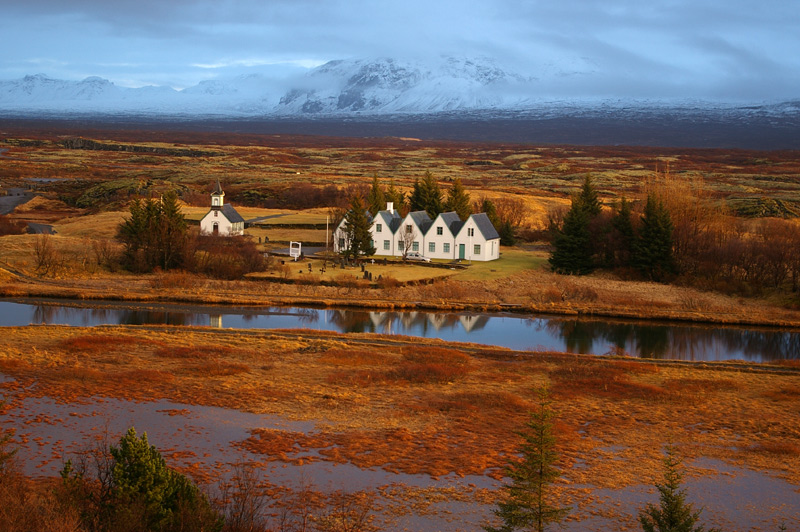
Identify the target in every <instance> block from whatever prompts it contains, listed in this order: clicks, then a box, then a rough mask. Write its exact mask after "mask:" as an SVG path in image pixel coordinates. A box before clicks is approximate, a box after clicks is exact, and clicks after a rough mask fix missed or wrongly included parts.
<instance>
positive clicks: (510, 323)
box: [0, 300, 800, 362]
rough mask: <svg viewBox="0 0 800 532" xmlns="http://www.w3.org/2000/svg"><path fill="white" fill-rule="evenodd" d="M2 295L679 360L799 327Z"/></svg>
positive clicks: (764, 354)
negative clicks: (95, 302) (758, 326)
mask: <svg viewBox="0 0 800 532" xmlns="http://www.w3.org/2000/svg"><path fill="white" fill-rule="evenodd" d="M84 304H85V303H80V305H81V306H77V305H78V303H77V302H75V306H65V303H64V302H63V301H34V300H19V301H0V325H3V326H24V325H29V324H61V325H72V326H96V325H106V324H111V325H117V324H118V325H150V324H165V325H177V326H212V327H226V328H234V329H237V328H238V329H295V328H308V329H317V330H330V331H338V332H344V333H382V334H401V335H408V336H419V337H424V338H441V339H443V340H447V341H458V342H473V343H479V344H486V345H497V346H502V347H509V348H512V349H518V350H548V351H568V352H572V353H594V354H604V353H608V352H611V351H624V352H626V353H629V354H631V355H633V356H639V357H643V358H659V359H667V358H669V359H681V360H728V359H743V360H750V361H754V362H766V361H772V360H781V359H798V358H800V333H798V332H792V331H781V330H779V329H741V328H733V327H711V326H690V325H684V324H677V325H676V324H654V323H651V322H634V321H613V320H596V319H592V320H589V319H565V318H561V317H548V316H530V315H528V316H526V315H519V314H507V313H505V314H504V313H486V314H482V313H468V312H463V313H452V312H415V311H404V312H390V311H367V310H351V309H313V308H298V307H258V308H256V307H197V306H182V305H157V306H156V305H145V304H127V303H117V304H108V303H102V304H99V303H98V304H96V306H94V307H87V306H83V305H84Z"/></svg>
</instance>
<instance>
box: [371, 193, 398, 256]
mask: <svg viewBox="0 0 800 532" xmlns="http://www.w3.org/2000/svg"><path fill="white" fill-rule="evenodd" d="M400 222H401V219H400V214H398V212H397V211H395V210H394V203H392V202H388V203H387V204H386V210H383V211H378V214H376V215H375V218H373V220H372V225H371V226H370V228H369V230H370V233H371V234H372V247H374V248H375V255H381V256H389V257H393V256H395V255H396V254H397V253H396V252H397V249H398V248H397V241H396V240H395V237H394V235H395V233H397V228H398V227H400ZM401 254H402V252H401Z"/></svg>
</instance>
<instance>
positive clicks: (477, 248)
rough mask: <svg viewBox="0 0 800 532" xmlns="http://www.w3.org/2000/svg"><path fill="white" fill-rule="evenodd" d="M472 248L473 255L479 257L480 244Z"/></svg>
mask: <svg viewBox="0 0 800 532" xmlns="http://www.w3.org/2000/svg"><path fill="white" fill-rule="evenodd" d="M474 247H475V249H474V250H473V253H474V254H475V255H480V254H481V245H480V244H475V246H474Z"/></svg>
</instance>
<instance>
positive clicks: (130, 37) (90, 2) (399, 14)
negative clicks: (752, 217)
mask: <svg viewBox="0 0 800 532" xmlns="http://www.w3.org/2000/svg"><path fill="white" fill-rule="evenodd" d="M792 4H793V2H785V1H782V0H765V1H760V2H758V3H757V4H756V3H754V2H752V1H748V0H729V1H722V0H713V1H712V0H695V1H690V0H671V1H668V0H659V1H655V2H641V0H607V1H603V2H599V1H588V0H584V1H582V0H562V1H560V2H553V1H551V0H533V1H524V0H472V1H466V0H439V1H435V2H432V1H430V0H426V1H423V0H406V1H404V2H389V1H375V0H371V1H369V0H269V1H264V0H171V1H169V2H167V1H164V0H116V1H114V2H109V1H108V0H70V1H69V2H64V1H62V0H30V1H26V2H14V3H13V4H12V5H9V6H4V16H3V18H2V19H0V46H2V47H3V49H4V50H5V51H6V53H5V54H4V55H3V57H2V58H0V78H2V79H11V78H15V77H20V76H22V75H25V74H29V73H34V72H45V73H47V74H49V75H51V76H54V77H63V78H67V79H77V78H80V77H84V76H89V75H99V76H102V77H106V78H108V79H111V80H112V81H115V82H117V83H120V84H126V85H142V84H168V85H172V86H176V87H183V86H187V85H192V84H195V83H197V82H198V81H200V80H202V79H209V78H213V77H217V76H227V75H234V74H237V73H242V72H248V71H253V70H257V71H259V72H263V71H267V72H273V73H274V74H275V75H276V76H277V75H279V74H281V73H284V74H285V73H288V72H294V70H293V69H292V68H290V67H288V66H287V65H292V64H294V65H304V66H311V65H315V64H320V63H322V62H325V61H328V60H331V59H337V58H352V57H365V56H366V57H369V56H379V55H385V56H396V57H402V56H412V57H425V56H428V55H430V56H436V55H439V54H457V55H466V56H469V55H481V56H490V57H493V58H495V59H497V60H498V61H500V62H501V63H502V64H504V65H506V66H507V67H511V68H514V69H516V70H518V71H519V72H520V73H522V74H525V75H531V76H535V77H547V76H551V77H552V76H553V75H556V74H558V73H579V74H580V75H579V76H573V77H571V78H570V80H571V81H570V82H569V83H568V82H566V81H564V80H560V81H559V80H558V79H556V78H553V79H550V78H548V79H549V81H548V83H549V86H551V87H553V90H561V91H565V92H567V93H574V94H581V93H582V94H585V95H593V94H596V93H597V92H598V91H601V92H603V93H604V94H610V95H619V96H627V95H632V96H638V97H648V96H653V97H659V96H683V97H711V96H717V95H719V94H723V93H724V94H725V95H726V97H728V98H735V97H746V98H758V99H770V98H790V97H795V98H796V97H798V96H800V95H798V94H797V92H798V87H800V84H798V81H800V78H799V77H798V74H797V72H799V71H800V57H798V55H800V54H797V50H800V16H798V14H797V6H796V5H792ZM553 73H555V74H553ZM562 81H563V83H562ZM570 83H571V84H570Z"/></svg>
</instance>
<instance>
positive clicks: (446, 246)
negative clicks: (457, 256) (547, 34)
mask: <svg viewBox="0 0 800 532" xmlns="http://www.w3.org/2000/svg"><path fill="white" fill-rule="evenodd" d="M442 248H443V249H442V251H444V252H445V253H450V243H449V242H445V243H444V244H442Z"/></svg>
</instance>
